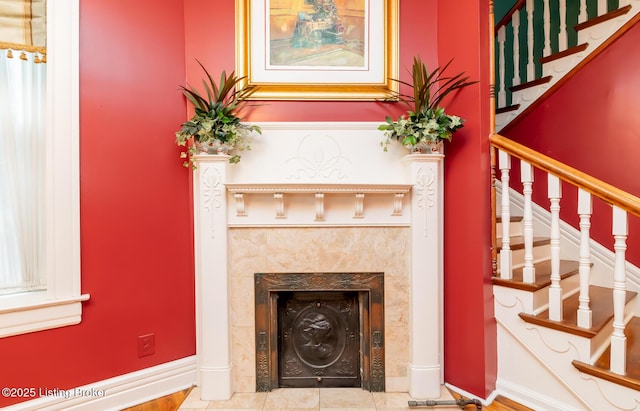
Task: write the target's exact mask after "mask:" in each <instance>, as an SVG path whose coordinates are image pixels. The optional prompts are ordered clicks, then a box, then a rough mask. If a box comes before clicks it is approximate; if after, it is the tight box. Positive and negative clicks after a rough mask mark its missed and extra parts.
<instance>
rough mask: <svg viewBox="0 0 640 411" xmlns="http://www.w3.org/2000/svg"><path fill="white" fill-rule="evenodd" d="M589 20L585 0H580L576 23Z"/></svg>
mask: <svg viewBox="0 0 640 411" xmlns="http://www.w3.org/2000/svg"><path fill="white" fill-rule="evenodd" d="M587 20H589V14H588V13H587V0H580V14H579V15H578V23H584V22H585V21H587Z"/></svg>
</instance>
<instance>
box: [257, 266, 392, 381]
mask: <svg viewBox="0 0 640 411" xmlns="http://www.w3.org/2000/svg"><path fill="white" fill-rule="evenodd" d="M301 291H305V292H306V291H309V292H313V296H315V297H317V296H318V295H322V293H321V292H324V291H326V292H330V293H327V297H328V298H327V299H325V300H322V299H320V300H317V304H319V306H316V307H317V308H318V309H316V310H314V309H311V308H310V307H311V306H310V305H309V304H306V305H305V304H303V303H299V302H298V303H294V305H295V307H294V310H295V311H296V315H295V316H293V317H292V318H293V320H292V321H293V322H294V323H296V324H298V325H302V324H303V323H306V324H308V325H313V327H310V328H309V330H307V331H306V332H305V331H304V327H303V329H301V330H300V331H299V332H300V333H299V334H298V337H299V339H301V340H304V338H305V336H306V337H307V338H311V336H312V335H311V334H309V333H311V332H312V331H311V329H313V330H316V331H317V333H316V335H315V336H313V337H314V338H318V337H322V338H323V339H327V340H329V342H330V344H329V345H330V346H328V345H323V344H326V343H327V342H326V341H324V340H323V341H315V343H314V344H312V345H313V346H314V348H313V349H311V351H314V352H307V353H303V352H301V351H300V350H305V349H306V348H298V349H297V350H298V353H296V355H294V356H291V355H289V357H288V359H289V360H291V359H292V358H293V357H297V358H300V359H301V361H302V362H307V363H308V365H310V367H308V368H309V369H314V370H315V372H317V373H319V374H317V375H316V376H315V377H316V378H315V379H314V380H315V381H317V384H316V385H314V386H322V381H323V378H325V376H327V375H329V376H331V375H337V374H340V373H342V372H347V371H348V370H352V369H353V365H348V364H346V362H349V361H351V360H350V358H349V357H348V356H347V357H346V358H344V357H343V356H342V355H338V354H341V353H342V351H344V348H345V347H346V346H347V345H348V344H350V343H352V344H353V343H356V342H355V336H354V339H351V337H350V335H351V333H350V332H345V334H344V341H340V342H339V341H337V340H336V339H335V338H337V337H336V336H335V335H332V336H328V335H326V334H322V333H323V332H325V331H327V330H328V329H334V328H336V329H338V328H339V329H343V330H346V329H351V327H352V326H349V325H347V324H343V323H340V322H341V321H349V320H338V319H335V317H333V316H331V312H332V311H331V310H335V308H328V307H327V305H326V304H325V302H326V301H327V300H331V299H332V298H335V295H336V293H335V292H337V291H338V292H348V293H347V294H350V295H352V296H354V298H353V300H349V299H347V300H345V302H343V303H338V307H340V304H343V305H344V304H349V303H348V301H352V304H357V306H358V310H354V311H353V312H358V314H357V315H358V317H359V321H358V322H359V326H356V327H358V328H359V329H356V330H354V334H360V336H361V338H360V341H359V343H356V344H358V345H359V350H358V351H359V358H358V360H359V363H360V367H359V368H360V369H361V375H359V376H358V377H359V378H360V384H361V386H362V388H363V389H366V390H369V391H375V392H383V391H384V338H383V335H384V315H383V308H384V301H383V294H384V282H383V273H285V274H277V273H273V274H271V273H270V274H264V273H258V274H255V295H256V307H255V308H256V390H257V391H271V390H272V389H274V388H278V387H279V386H280V383H281V381H280V378H279V377H280V374H283V375H285V376H286V375H287V372H291V371H292V370H291V369H290V370H289V371H286V370H285V372H284V373H282V372H279V367H280V366H281V365H280V364H279V360H280V358H279V349H282V350H283V352H285V354H286V352H287V351H286V350H289V353H291V350H294V351H295V350H296V348H295V347H293V346H288V347H285V349H283V348H282V345H281V346H280V347H279V345H278V333H279V332H278V300H279V298H280V297H281V296H285V295H287V296H289V295H291V294H292V293H291V292H295V293H293V294H294V295H297V296H299V297H301V299H302V300H305V298H306V297H303V296H302V295H303V294H304V293H298V292H301ZM285 293H286V294H285ZM307 299H308V298H307ZM323 301H324V302H323ZM285 304H286V303H285ZM280 306H281V310H282V306H283V304H280ZM289 307H290V308H292V306H291V305H290V306H289ZM285 309H286V307H285ZM339 309H340V308H338V310H339ZM328 316H329V317H332V319H329V318H328ZM347 317H348V315H347ZM296 321H297V322H296ZM312 323H313V324H312ZM285 332H286V330H285ZM340 332H342V331H340ZM336 333H339V332H336ZM333 334H335V333H333ZM343 344H344V346H343ZM284 345H285V346H286V343H285V344H284ZM303 345H304V343H303ZM318 350H319V351H318ZM334 350H336V351H334ZM322 357H324V359H323V358H322ZM343 360H345V362H344V363H343ZM285 361H286V360H285ZM335 363H339V364H337V365H336V364H335ZM327 364H328V365H331V366H335V367H334V368H333V369H332V370H331V371H329V370H328V369H325V367H324V366H323V365H327ZM286 366H287V365H284V367H286ZM295 366H296V364H293V362H291V367H295ZM347 374H348V372H347ZM303 384H307V386H310V385H309V384H311V379H309V378H307V379H306V382H305V383H303ZM347 384H348V383H347V382H344V381H343V382H342V383H340V382H338V384H337V385H338V386H340V385H342V386H345V385H347ZM351 384H352V385H351V386H353V382H351ZM298 386H300V385H298Z"/></svg>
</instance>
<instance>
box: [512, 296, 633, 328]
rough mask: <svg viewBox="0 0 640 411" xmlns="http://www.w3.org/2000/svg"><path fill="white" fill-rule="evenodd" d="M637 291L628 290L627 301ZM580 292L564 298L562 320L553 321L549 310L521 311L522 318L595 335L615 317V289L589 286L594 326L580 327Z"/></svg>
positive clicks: (548, 325) (538, 323)
mask: <svg viewBox="0 0 640 411" xmlns="http://www.w3.org/2000/svg"><path fill="white" fill-rule="evenodd" d="M636 294H637V293H636V292H633V291H627V292H626V300H625V301H626V302H627V303H628V302H629V301H631V299H633V297H635V296H636ZM578 297H579V293H574V294H573V295H571V296H569V297H567V298H565V299H564V302H563V308H562V311H563V319H562V321H552V320H550V319H549V310H545V311H543V312H541V313H540V314H537V315H533V314H525V313H520V314H519V315H520V318H522V319H523V320H524V321H526V322H528V323H532V324H537V325H542V326H545V327H548V328H552V329H554V330H559V331H564V332H568V333H570V334H574V335H579V336H582V337H586V338H593V337H595V336H596V335H597V334H598V332H600V331H601V330H602V329H603V328H604V326H605V325H606V324H607V323H608V322H609V321H610V320H611V319H612V318H613V290H612V289H611V288H607V287H600V286H596V285H591V286H589V299H590V300H591V304H590V306H591V311H592V327H591V328H582V327H578V305H579V301H578Z"/></svg>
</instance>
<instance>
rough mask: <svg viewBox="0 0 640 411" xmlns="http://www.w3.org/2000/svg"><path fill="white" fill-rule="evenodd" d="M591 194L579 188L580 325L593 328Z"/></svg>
mask: <svg viewBox="0 0 640 411" xmlns="http://www.w3.org/2000/svg"><path fill="white" fill-rule="evenodd" d="M591 213H592V201H591V194H589V193H588V192H586V191H584V190H582V189H578V215H579V216H580V257H579V259H578V261H579V265H578V276H579V277H580V296H579V298H578V300H579V301H580V304H579V306H578V327H582V328H591V326H592V324H593V321H592V311H591V307H590V306H589V304H590V302H591V300H590V298H589V282H590V281H591V280H590V276H591V247H590V244H589V243H590V236H589V229H590V228H591Z"/></svg>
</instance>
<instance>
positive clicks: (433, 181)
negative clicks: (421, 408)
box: [403, 154, 444, 398]
mask: <svg viewBox="0 0 640 411" xmlns="http://www.w3.org/2000/svg"><path fill="white" fill-rule="evenodd" d="M443 159H444V155H442V154H411V155H408V156H406V157H404V158H403V161H404V162H405V166H406V170H407V175H408V182H409V183H410V184H412V194H411V273H410V282H411V295H410V300H411V301H410V310H409V339H410V359H409V364H408V365H407V374H408V377H409V394H410V395H411V397H413V398H439V397H440V385H441V384H442V382H443V375H442V370H443V367H442V361H443V357H444V353H443V348H444V345H443V330H444V327H443V263H442V261H443V250H442V244H443V218H442V217H443V206H442V205H443V200H444V196H443V173H442V171H443Z"/></svg>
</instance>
